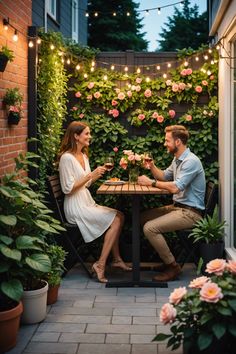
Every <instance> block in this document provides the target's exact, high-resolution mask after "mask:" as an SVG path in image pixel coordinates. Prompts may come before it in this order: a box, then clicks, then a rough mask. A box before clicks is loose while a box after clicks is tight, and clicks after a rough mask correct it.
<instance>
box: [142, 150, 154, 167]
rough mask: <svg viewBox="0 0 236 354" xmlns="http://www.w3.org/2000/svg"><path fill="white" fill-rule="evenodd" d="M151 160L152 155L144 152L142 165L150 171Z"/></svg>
mask: <svg viewBox="0 0 236 354" xmlns="http://www.w3.org/2000/svg"><path fill="white" fill-rule="evenodd" d="M152 160H153V157H152V153H151V152H145V153H144V164H145V167H146V168H148V169H150V167H151V166H150V163H151V162H152Z"/></svg>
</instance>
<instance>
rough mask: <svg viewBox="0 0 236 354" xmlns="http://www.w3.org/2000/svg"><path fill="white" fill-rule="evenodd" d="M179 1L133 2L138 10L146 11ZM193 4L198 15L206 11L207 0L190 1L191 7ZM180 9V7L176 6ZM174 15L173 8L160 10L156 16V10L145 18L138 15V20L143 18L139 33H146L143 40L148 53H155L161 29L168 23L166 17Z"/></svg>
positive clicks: (143, 14) (144, 0) (143, 0)
mask: <svg viewBox="0 0 236 354" xmlns="http://www.w3.org/2000/svg"><path fill="white" fill-rule="evenodd" d="M178 1H179V0H134V2H136V3H137V4H139V8H138V10H146V9H151V8H153V7H154V8H155V7H162V6H166V5H169V4H174V3H176V2H178ZM195 4H197V5H198V8H199V14H201V13H203V12H204V11H206V9H207V0H191V7H193V6H194V5H195ZM176 7H177V8H179V9H181V8H180V5H179V4H178V5H176ZM173 14H174V6H170V7H166V8H163V9H161V14H160V15H158V14H157V10H153V11H149V15H148V16H146V15H145V12H141V13H140V18H142V17H143V21H142V24H143V28H142V30H141V32H146V35H145V37H144V38H145V39H146V40H148V41H149V45H148V51H155V50H156V49H157V47H158V42H157V40H158V39H161V37H160V36H159V33H160V32H162V30H161V27H165V25H164V24H165V23H166V22H167V21H168V19H167V17H169V16H171V15H173Z"/></svg>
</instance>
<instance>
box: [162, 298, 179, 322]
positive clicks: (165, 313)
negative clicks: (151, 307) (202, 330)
mask: <svg viewBox="0 0 236 354" xmlns="http://www.w3.org/2000/svg"><path fill="white" fill-rule="evenodd" d="M176 314H177V311H176V309H175V308H174V306H173V305H171V304H168V303H167V304H165V305H163V306H162V308H161V312H160V321H161V322H162V323H164V324H167V323H172V322H173V321H174V320H175V317H176Z"/></svg>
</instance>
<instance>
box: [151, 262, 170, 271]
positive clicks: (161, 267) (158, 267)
mask: <svg viewBox="0 0 236 354" xmlns="http://www.w3.org/2000/svg"><path fill="white" fill-rule="evenodd" d="M167 268H168V264H165V263H161V264H158V265H156V266H154V267H153V270H155V271H156V272H164V271H165V270H166V269H167Z"/></svg>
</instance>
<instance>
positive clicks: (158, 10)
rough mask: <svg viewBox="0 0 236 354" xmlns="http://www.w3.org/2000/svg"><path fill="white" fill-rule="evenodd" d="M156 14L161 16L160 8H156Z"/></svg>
mask: <svg viewBox="0 0 236 354" xmlns="http://www.w3.org/2000/svg"><path fill="white" fill-rule="evenodd" d="M157 14H158V15H160V14H161V8H160V7H158V9H157Z"/></svg>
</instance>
